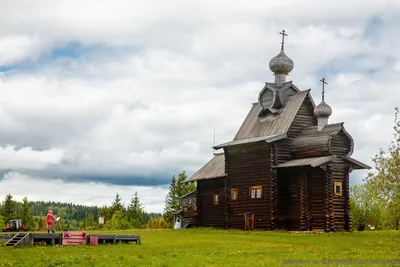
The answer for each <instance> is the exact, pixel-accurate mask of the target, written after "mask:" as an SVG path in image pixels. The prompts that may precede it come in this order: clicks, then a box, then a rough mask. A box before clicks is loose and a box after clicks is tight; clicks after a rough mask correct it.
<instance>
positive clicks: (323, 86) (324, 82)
mask: <svg viewBox="0 0 400 267" xmlns="http://www.w3.org/2000/svg"><path fill="white" fill-rule="evenodd" d="M320 81H321V82H322V101H324V98H325V84H328V83H327V82H326V81H325V78H322V80H320Z"/></svg>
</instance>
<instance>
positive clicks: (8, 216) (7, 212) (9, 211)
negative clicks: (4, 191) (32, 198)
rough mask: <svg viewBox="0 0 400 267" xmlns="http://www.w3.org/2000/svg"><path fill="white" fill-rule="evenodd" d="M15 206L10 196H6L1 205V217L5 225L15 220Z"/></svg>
mask: <svg viewBox="0 0 400 267" xmlns="http://www.w3.org/2000/svg"><path fill="white" fill-rule="evenodd" d="M15 206H16V202H15V201H14V200H13V197H12V195H10V194H8V195H7V196H6V198H5V200H4V202H3V205H1V216H3V218H4V220H5V221H6V223H7V222H8V221H9V220H12V219H16V218H14V216H15Z"/></svg>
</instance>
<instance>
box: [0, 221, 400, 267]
mask: <svg viewBox="0 0 400 267" xmlns="http://www.w3.org/2000/svg"><path fill="white" fill-rule="evenodd" d="M109 233H111V232H109ZM112 233H118V234H123V233H130V234H140V235H141V242H142V244H141V245H136V244H121V245H99V246H98V247H93V246H68V247H50V246H49V247H38V246H36V247H23V248H12V247H4V246H0V266H57V267H60V266H400V232H399V231H376V232H354V233H288V232H263V231H252V232H245V231H238V230H212V229H181V230H130V231H117V232H112ZM295 260H303V261H304V262H303V264H296V263H295V262H290V261H295ZM367 260H369V261H371V260H396V261H397V264H396V263H395V262H392V263H390V262H388V264H382V263H380V264H379V262H375V263H376V264H374V262H360V261H367ZM306 261H310V262H306ZM344 261H347V262H344ZM349 263H351V264H349Z"/></svg>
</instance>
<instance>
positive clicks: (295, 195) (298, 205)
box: [277, 167, 309, 231]
mask: <svg viewBox="0 0 400 267" xmlns="http://www.w3.org/2000/svg"><path fill="white" fill-rule="evenodd" d="M306 177H307V171H306V168H304V167H299V168H288V169H279V170H278V171H277V187H278V194H277V195H278V200H277V202H278V220H277V227H278V228H280V229H286V230H294V231H299V230H301V228H302V227H306V222H305V220H307V217H308V216H309V215H308V210H307V209H308V204H307V203H306V202H307V201H305V196H306V194H307V192H305V190H304V189H305V180H306Z"/></svg>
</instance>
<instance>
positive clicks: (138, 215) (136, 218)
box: [128, 192, 144, 228]
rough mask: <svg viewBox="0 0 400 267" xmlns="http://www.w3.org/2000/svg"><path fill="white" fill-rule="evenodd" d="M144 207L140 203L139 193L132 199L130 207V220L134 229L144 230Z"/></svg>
mask: <svg viewBox="0 0 400 267" xmlns="http://www.w3.org/2000/svg"><path fill="white" fill-rule="evenodd" d="M143 215H144V214H143V205H142V204H141V203H140V200H139V196H138V193H137V192H135V195H134V196H133V198H132V199H131V203H130V204H129V206H128V219H129V222H130V223H131V225H132V226H133V227H134V228H142V227H143V224H144V216H143Z"/></svg>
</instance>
